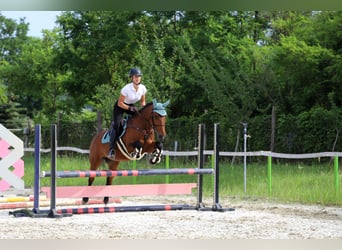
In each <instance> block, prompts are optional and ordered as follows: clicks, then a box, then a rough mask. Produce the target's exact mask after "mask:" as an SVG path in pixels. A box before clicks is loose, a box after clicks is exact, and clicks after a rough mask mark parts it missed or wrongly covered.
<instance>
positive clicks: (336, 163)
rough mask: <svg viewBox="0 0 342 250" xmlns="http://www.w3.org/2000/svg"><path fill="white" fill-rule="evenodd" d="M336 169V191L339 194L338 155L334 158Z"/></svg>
mask: <svg viewBox="0 0 342 250" xmlns="http://www.w3.org/2000/svg"><path fill="white" fill-rule="evenodd" d="M334 166H335V167H334V169H335V171H334V172H335V193H336V194H338V156H337V155H336V156H335V158H334Z"/></svg>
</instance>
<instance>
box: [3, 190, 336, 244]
mask: <svg viewBox="0 0 342 250" xmlns="http://www.w3.org/2000/svg"><path fill="white" fill-rule="evenodd" d="M195 203H196V201H195V198H194V197H189V196H171V197H170V196H167V197H160V196H159V197H125V198H123V199H122V203H120V204H114V205H113V204H111V205H110V206H121V205H122V206H129V205H139V204H141V205H142V204H145V205H146V204H153V205H154V204H189V205H194V204H195ZM210 203H211V201H208V202H205V204H207V206H208V207H211V205H210ZM220 204H221V206H222V207H223V208H235V210H234V211H227V212H212V211H196V210H182V211H180V210H175V211H158V212H150V211H148V212H123V213H103V214H83V215H73V216H71V217H63V218H31V217H14V216H12V215H9V212H10V211H14V210H13V209H12V210H0V239H342V209H341V208H339V207H325V206H305V205H301V204H278V203H275V202H270V201H265V200H247V199H245V200H242V199H234V198H227V199H226V200H223V199H221V201H220ZM99 206H100V205H96V207H99ZM57 208H61V207H57ZM63 208H64V207H63Z"/></svg>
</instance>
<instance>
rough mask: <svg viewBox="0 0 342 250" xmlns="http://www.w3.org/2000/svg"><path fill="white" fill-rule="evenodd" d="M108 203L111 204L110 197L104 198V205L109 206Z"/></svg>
mask: <svg viewBox="0 0 342 250" xmlns="http://www.w3.org/2000/svg"><path fill="white" fill-rule="evenodd" d="M108 202H109V197H104V198H103V203H104V204H105V205H107V204H108Z"/></svg>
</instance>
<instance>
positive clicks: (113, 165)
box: [103, 160, 120, 204]
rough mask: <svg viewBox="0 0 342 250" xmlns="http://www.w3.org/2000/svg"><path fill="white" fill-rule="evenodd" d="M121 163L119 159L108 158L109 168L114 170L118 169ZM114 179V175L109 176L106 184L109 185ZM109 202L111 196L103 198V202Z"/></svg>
mask: <svg viewBox="0 0 342 250" xmlns="http://www.w3.org/2000/svg"><path fill="white" fill-rule="evenodd" d="M119 163H120V162H119V161H111V160H107V164H108V168H109V170H112V171H114V170H117V168H118V166H119ZM113 179H114V176H108V177H107V179H106V185H108V186H109V185H112V183H113ZM108 202H109V197H108V196H105V197H104V198H103V203H104V204H107V203H108Z"/></svg>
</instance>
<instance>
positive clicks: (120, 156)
mask: <svg viewBox="0 0 342 250" xmlns="http://www.w3.org/2000/svg"><path fill="white" fill-rule="evenodd" d="M168 104H169V101H167V102H165V103H158V102H157V101H156V100H153V102H151V103H148V104H146V105H145V106H144V107H143V108H141V109H140V110H139V111H138V112H136V113H135V114H134V115H133V116H131V117H129V118H128V120H127V122H126V124H125V126H123V127H124V128H122V129H123V133H122V134H121V136H120V138H119V139H118V142H117V144H116V148H115V158H114V159H113V158H109V157H108V151H109V141H108V140H105V138H107V139H109V134H108V132H109V131H108V130H102V131H100V132H99V133H98V134H96V135H95V136H94V138H93V139H92V141H91V143H90V153H89V161H90V170H97V169H98V168H99V166H100V165H101V164H102V162H103V160H104V161H105V162H106V163H107V165H108V168H109V170H117V168H118V166H119V164H120V162H121V161H129V160H140V159H141V158H143V156H144V155H146V154H151V155H152V157H151V159H150V163H151V164H157V163H159V162H160V160H161V154H162V149H163V142H164V138H165V136H166V130H165V123H166V110H165V108H166V106H167V105H168ZM155 133H156V134H157V135H158V140H159V141H155ZM113 178H114V177H113V176H108V177H107V181H106V185H112V182H113ZM94 179H95V178H94V177H89V179H88V186H91V185H92V183H93V182H94ZM88 200H89V198H88V197H84V198H83V203H84V204H86V203H87V202H88ZM108 200H109V198H108V197H104V199H103V202H104V203H105V204H107V203H108Z"/></svg>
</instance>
